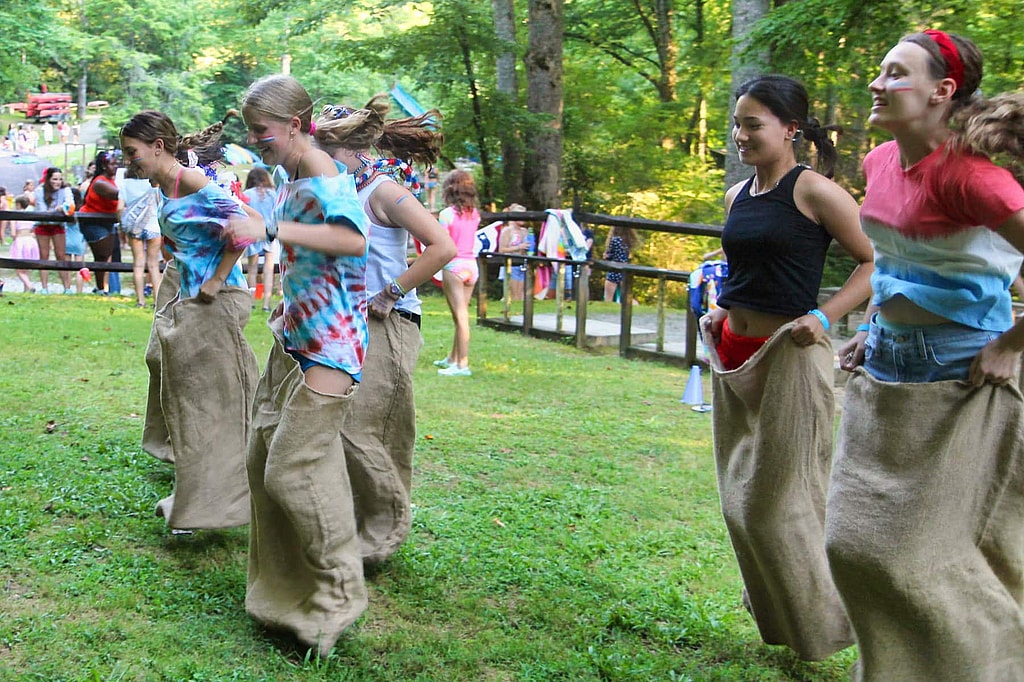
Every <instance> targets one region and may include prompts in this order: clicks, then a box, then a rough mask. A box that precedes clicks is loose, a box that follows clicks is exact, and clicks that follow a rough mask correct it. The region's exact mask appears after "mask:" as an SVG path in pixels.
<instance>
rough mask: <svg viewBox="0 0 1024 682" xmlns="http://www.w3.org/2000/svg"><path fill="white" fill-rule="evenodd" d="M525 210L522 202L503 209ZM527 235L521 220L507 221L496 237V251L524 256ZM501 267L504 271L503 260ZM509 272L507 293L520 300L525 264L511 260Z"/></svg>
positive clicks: (507, 211) (526, 229) (527, 231)
mask: <svg viewBox="0 0 1024 682" xmlns="http://www.w3.org/2000/svg"><path fill="white" fill-rule="evenodd" d="M525 210H526V207H525V206H523V205H522V204H510V205H508V206H506V207H505V208H504V209H503V211H504V212H506V213H509V212H521V211H525ZM529 235H530V230H529V229H528V228H527V227H526V226H525V225H523V223H522V221H521V220H509V221H507V222H506V223H505V226H504V227H503V228H502V229H501V236H500V237H499V238H498V252H499V253H508V254H513V255H517V256H525V255H526V253H527V251H528V250H529V240H528V239H527V238H528V237H529ZM501 269H502V272H504V271H505V263H504V261H502V265H501ZM510 272H511V274H510V275H509V279H510V280H511V281H510V282H509V295H510V296H511V297H512V300H513V301H521V300H523V294H524V292H523V287H524V284H525V281H526V265H525V264H524V263H514V262H513V264H512V268H511V271H510Z"/></svg>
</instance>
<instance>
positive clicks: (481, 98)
mask: <svg viewBox="0 0 1024 682" xmlns="http://www.w3.org/2000/svg"><path fill="white" fill-rule="evenodd" d="M9 5H10V3H7V4H4V5H3V6H2V7H0V25H3V26H4V27H5V34H4V49H3V50H0V100H2V101H4V102H8V101H22V100H23V99H24V95H25V92H26V91H28V90H34V89H36V88H37V87H38V85H39V83H40V82H46V83H47V84H48V85H49V86H50V89H51V90H53V91H73V90H74V89H75V88H77V84H78V82H79V79H80V78H81V77H82V76H83V74H84V75H86V76H87V84H88V93H87V94H88V99H105V100H108V101H110V102H111V103H112V104H113V106H112V107H111V108H110V109H109V110H107V111H106V114H105V118H106V122H107V129H108V130H116V129H117V127H118V126H119V125H120V124H121V123H122V122H123V121H124V120H126V119H127V118H128V117H129V116H130V115H132V114H134V113H135V112H137V111H139V110H140V109H143V108H159V109H162V110H164V111H166V112H167V113H168V114H169V115H170V116H171V117H172V118H173V119H174V121H175V122H176V124H177V125H178V128H179V130H180V131H182V132H190V131H193V130H197V129H199V128H202V127H204V126H206V125H209V124H210V123H212V122H214V121H216V120H219V119H220V118H221V117H222V116H223V115H224V113H225V112H226V111H227V109H229V108H231V107H233V106H237V103H238V101H239V98H240V95H241V93H242V92H243V91H244V89H245V88H246V87H247V86H248V85H249V84H250V83H251V82H252V81H253V80H255V79H257V78H259V77H260V76H263V75H266V74H268V73H273V72H278V71H280V70H281V68H282V64H283V63H284V61H285V58H286V56H287V57H288V58H290V63H291V72H292V73H294V74H295V75H296V76H297V77H298V78H299V79H300V80H301V81H302V82H303V84H304V85H305V86H306V87H307V89H308V90H309V91H310V93H311V94H312V95H313V98H314V101H315V102H316V104H317V105H318V106H319V105H320V104H323V103H327V102H331V103H346V104H350V105H360V104H362V103H364V102H366V101H367V100H368V99H369V98H370V97H371V96H372V95H374V94H376V93H378V92H381V91H385V90H387V89H388V88H389V87H390V86H391V85H392V84H393V83H395V82H396V81H397V82H400V83H401V84H402V85H403V87H405V88H406V89H407V90H409V91H410V92H412V93H413V95H414V96H415V97H416V98H417V99H418V100H419V101H420V103H421V104H423V105H424V106H425V107H427V108H434V107H436V108H438V109H439V110H440V111H441V113H442V116H443V119H442V124H443V128H444V134H445V139H446V144H445V147H444V150H443V154H444V159H443V161H442V166H444V167H450V166H452V165H454V164H455V162H456V161H457V160H459V159H460V158H465V157H468V158H471V159H476V160H481V159H482V158H483V156H484V153H486V155H487V157H488V158H489V160H490V166H489V167H488V168H486V169H480V170H479V171H478V178H479V179H480V180H481V182H480V184H481V187H483V186H484V181H485V180H486V182H487V183H488V186H489V188H490V192H489V194H488V195H487V196H484V197H483V200H484V203H485V204H486V203H490V202H492V201H493V202H495V203H496V204H497V205H499V206H501V205H504V204H505V203H507V198H506V189H505V187H504V186H503V184H502V183H503V179H502V173H501V168H500V166H501V147H500V140H501V139H502V137H503V134H504V133H506V132H508V131H512V132H513V133H514V134H513V135H512V137H513V139H516V135H518V139H519V140H525V139H529V133H530V132H532V131H534V130H536V129H537V128H538V127H540V126H543V125H546V124H547V123H548V121H547V120H546V119H545V118H544V117H542V116H536V115H531V114H529V113H528V112H527V111H526V85H525V78H524V77H523V76H524V73H523V60H522V57H523V56H524V55H525V51H526V44H527V31H528V28H529V27H528V23H527V15H528V13H527V7H526V3H522V2H519V3H516V5H517V15H516V18H517V21H516V41H517V42H516V46H515V50H516V54H517V57H518V59H517V68H518V69H519V73H520V78H519V90H520V91H519V93H518V95H517V96H515V97H508V96H505V95H502V94H499V93H498V92H497V91H496V84H495V82H494V81H495V73H496V58H497V55H498V52H499V51H500V50H501V49H503V47H504V46H503V45H501V44H499V42H498V41H497V39H496V35H495V29H494V26H493V18H492V16H491V5H490V3H489V2H480V1H478V0H435V1H434V2H430V3H424V2H418V1H414V0H353V1H352V2H344V3H338V2H331V1H329V0H242V1H241V2H234V1H230V0H173V1H172V0H145V1H143V0H24V1H23V2H21V3H18V5H17V7H14V6H13V5H10V6H9ZM659 5H660V6H661V7H662V8H666V7H667V9H669V10H670V12H669V13H668V14H664V15H659V14H658V13H657V9H658V6H659ZM1018 14H1019V0H982V1H979V2H968V1H967V0H955V1H954V2H949V3H945V4H941V5H939V4H936V3H934V2H931V1H930V0H927V1H926V0H912V1H910V2H905V3H878V2H861V1H860V0H800V2H786V3H779V6H778V7H776V8H774V9H772V11H771V12H769V14H768V15H767V17H766V18H765V19H764V20H763V21H762V22H760V23H759V25H758V26H756V27H755V29H754V33H753V37H754V40H753V45H754V46H755V48H759V49H763V48H765V47H767V48H769V50H770V53H771V67H770V68H771V69H772V70H774V71H777V72H781V73H786V74H789V75H792V76H795V77H798V78H800V79H801V80H803V81H804V82H805V84H806V85H807V87H808V90H809V92H810V94H811V96H812V106H811V113H812V115H814V116H816V117H818V118H819V119H821V120H822V121H824V122H828V123H838V124H840V125H841V126H842V127H843V129H844V133H843V135H842V136H841V137H840V138H839V141H838V148H839V153H840V154H839V163H838V166H837V171H836V180H837V181H838V182H839V183H840V184H842V185H843V186H844V187H846V188H847V189H849V190H850V191H851V192H852V193H853V194H854V196H858V197H859V196H860V195H861V192H862V190H863V177H862V175H861V171H860V161H861V159H862V158H863V156H864V154H865V153H866V152H867V151H868V150H869V149H870V148H871V147H872V146H873V145H875V144H877V143H878V142H880V141H881V140H884V139H886V135H884V134H882V133H880V132H877V131H871V130H868V129H867V126H866V123H865V122H866V120H867V115H868V110H869V107H870V96H869V95H868V92H867V84H868V82H870V80H871V79H872V78H873V77H874V75H875V73H876V72H877V69H878V63H879V62H880V61H881V59H882V56H883V55H884V54H885V51H886V50H887V49H888V48H889V47H890V46H891V45H893V44H894V43H895V42H896V41H897V40H898V39H899V37H900V36H901V35H903V34H905V33H908V32H910V31H914V30H919V29H921V28H925V27H928V26H934V27H939V28H944V29H946V30H951V31H955V32H961V33H963V34H965V35H967V36H969V37H971V38H972V39H974V40H975V42H977V43H978V45H979V46H980V47H981V49H982V52H983V53H984V55H985V63H986V76H985V80H984V82H983V90H984V91H985V92H986V93H996V92H1000V91H1005V90H1012V89H1014V88H1018V87H1019V84H1020V83H1021V81H1022V80H1024V66H1022V64H1024V43H1022V42H1021V41H1019V40H1017V39H1016V38H1015V36H1016V34H1017V31H1016V26H1015V23H1014V22H1015V21H1016V17H1017V15H1018ZM661 16H666V17H670V20H669V21H668V22H667V23H666V25H669V24H670V25H671V28H672V32H673V35H674V40H673V42H672V45H674V46H675V47H676V48H677V53H676V54H675V56H674V59H675V71H674V75H675V77H676V85H675V90H674V92H673V93H669V94H671V95H672V96H671V97H667V96H666V93H664V92H659V90H658V87H657V86H658V83H659V77H660V75H662V74H660V72H659V69H660V68H661V67H662V66H663V65H664V64H666V63H671V58H670V57H669V55H666V54H663V53H660V52H659V49H658V48H659V45H658V40H657V39H656V38H655V36H656V31H654V30H652V29H653V28H655V26H656V24H657V22H658V21H660V20H661V18H660V17H661ZM200 25H201V27H202V30H198V29H197V26H200ZM565 26H566V40H565V42H564V47H563V52H564V69H565V75H564V88H565V95H564V107H563V121H562V131H563V150H564V153H563V168H562V170H563V173H562V178H563V185H562V196H563V205H565V206H569V205H576V206H579V207H580V208H583V209H584V210H589V211H595V212H609V213H612V212H616V211H622V212H625V213H626V214H628V215H643V216H644V217H650V218H668V219H675V220H683V221H689V222H718V221H720V220H721V213H720V208H719V206H720V204H721V198H720V196H721V193H722V190H723V187H722V174H721V173H720V172H718V170H717V169H716V168H715V167H714V166H712V165H711V164H710V157H708V156H707V155H705V159H706V160H707V161H708V163H705V161H703V160H698V159H699V156H698V151H699V150H700V149H701V145H700V144H699V143H700V142H701V140H700V125H699V122H700V115H701V112H702V111H704V112H705V115H706V125H707V132H706V134H705V137H704V139H703V143H704V147H705V148H706V149H708V150H717V149H721V148H723V147H724V146H725V142H726V137H725V136H726V135H727V134H728V132H729V120H730V113H731V112H729V110H728V106H729V94H730V93H729V88H728V84H729V82H730V78H729V72H728V69H729V64H730V53H729V50H730V46H731V29H732V17H731V3H729V2H726V1H725V0H702V1H700V2H693V3H681V2H671V3H668V4H667V5H666V4H665V3H662V2H660V1H659V2H653V1H652V0H639V1H638V2H635V3H626V2H617V1H612V0H573V1H572V2H569V3H566V4H565ZM461 44H465V46H466V49H467V51H468V57H466V56H465V55H464V54H463V50H462V48H461ZM83 69H84V71H83ZM471 85H472V86H473V88H475V91H476V99H475V101H474V100H473V99H472V98H471V96H470V95H471ZM702 104H703V105H704V108H703V109H702V107H701V105H702ZM477 110H479V115H478V114H477ZM393 113H394V114H396V115H398V114H400V112H399V111H398V109H397V107H396V109H395V110H394V112H393ZM244 137H245V135H244V131H243V130H242V127H241V125H240V124H238V123H237V122H233V123H231V124H230V125H229V128H228V131H227V139H228V140H229V141H234V142H240V143H241V142H244ZM804 160H807V159H806V158H805V159H804ZM485 171H486V172H487V174H488V176H487V177H486V178H485V177H484V175H483V173H484V172H485ZM529 208H544V207H536V206H531V207H529ZM661 241H662V237H658V238H654V239H652V240H649V241H648V242H647V246H645V248H644V251H643V253H642V254H641V256H642V258H643V259H644V261H643V262H649V263H650V264H658V265H663V266H666V267H675V266H676V264H679V263H686V262H688V261H689V260H690V259H691V258H692V257H693V255H694V254H696V253H697V252H698V251H700V250H701V249H704V248H705V247H706V246H712V245H708V244H703V243H699V242H697V241H693V240H686V246H685V247H678V248H677V247H675V246H673V245H672V244H671V243H665V244H663V243H660V242H661ZM708 250H710V249H708ZM648 259H649V260H648Z"/></svg>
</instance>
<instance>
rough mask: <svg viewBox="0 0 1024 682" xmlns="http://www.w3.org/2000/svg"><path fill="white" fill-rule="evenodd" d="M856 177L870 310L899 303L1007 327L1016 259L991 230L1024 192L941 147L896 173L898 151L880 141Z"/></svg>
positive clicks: (978, 325) (1003, 174) (1017, 206)
mask: <svg viewBox="0 0 1024 682" xmlns="http://www.w3.org/2000/svg"><path fill="white" fill-rule="evenodd" d="M864 174H865V176H866V177H867V181H868V182H867V188H866V190H865V192H864V203H863V205H862V206H861V209H860V219H861V224H862V225H863V227H864V233H865V234H866V235H867V236H868V238H869V239H871V242H872V244H873V245H874V247H875V272H874V274H872V276H871V288H872V291H873V294H874V296H873V298H872V303H874V304H876V305H881V304H882V303H885V302H886V301H888V300H889V299H891V298H893V297H895V296H904V297H906V298H907V299H909V300H910V301H912V302H913V303H914V304H916V305H917V306H919V307H921V308H924V309H925V310H927V311H929V312H932V313H935V314H936V315H940V316H942V317H945V318H947V319H950V320H953V321H954V322H959V323H960V324H962V325H965V326H968V327H972V328H974V329H983V330H986V331H994V332H1003V331H1006V330H1007V329H1009V328H1010V326H1011V325H1012V324H1013V309H1012V307H1011V301H1010V291H1009V288H1010V283H1011V282H1012V281H1013V279H1014V277H1016V276H1017V274H1018V273H1019V272H1020V266H1021V254H1020V252H1019V251H1018V250H1017V249H1016V248H1014V247H1013V246H1012V245H1011V244H1010V243H1009V242H1008V241H1006V240H1005V239H1003V237H1002V236H1000V235H999V233H998V232H996V228H998V227H999V226H1001V225H1002V224H1003V223H1004V222H1006V221H1007V220H1009V218H1010V216H1012V215H1013V214H1014V213H1016V212H1017V211H1019V210H1021V209H1022V208H1024V188H1021V186H1020V185H1019V184H1018V183H1017V181H1016V180H1015V179H1014V177H1013V176H1012V175H1011V174H1010V172H1009V171H1007V170H1006V169H1004V168H1000V167H999V166H996V165H994V164H993V163H992V162H991V161H989V160H988V159H986V158H984V157H981V156H974V155H971V154H956V155H951V153H950V152H949V151H948V150H947V149H946V147H945V146H940V147H939V148H938V149H936V150H935V151H933V152H932V153H931V154H929V155H928V156H926V157H925V158H923V159H921V160H920V161H918V162H917V163H916V164H914V165H913V166H911V167H910V168H907V169H906V170H904V169H903V167H902V166H901V165H900V152H899V147H898V146H897V144H896V143H895V142H886V143H884V144H881V145H879V146H878V147H876V148H875V149H872V150H871V151H870V152H868V155H867V156H866V157H864Z"/></svg>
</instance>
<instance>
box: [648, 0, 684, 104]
mask: <svg viewBox="0 0 1024 682" xmlns="http://www.w3.org/2000/svg"><path fill="white" fill-rule="evenodd" d="M654 12H655V19H656V24H655V26H656V30H655V33H654V42H655V45H656V46H657V50H658V64H659V67H660V68H659V70H660V77H659V79H658V98H659V99H660V100H661V101H662V102H675V101H676V99H677V95H676V84H677V82H678V80H679V76H678V74H677V73H676V65H677V64H678V63H679V45H678V44H677V43H676V41H675V30H674V28H673V18H674V15H675V7H674V2H673V0H657V1H656V2H655V3H654Z"/></svg>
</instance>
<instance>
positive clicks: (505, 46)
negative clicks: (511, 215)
mask: <svg viewBox="0 0 1024 682" xmlns="http://www.w3.org/2000/svg"><path fill="white" fill-rule="evenodd" d="M491 7H492V8H493V9H494V32H495V33H496V34H497V36H498V57H497V71H496V76H497V78H496V80H497V83H496V90H497V91H498V95H499V96H500V97H503V98H504V99H505V100H506V102H505V104H507V105H512V106H515V105H517V103H518V101H519V80H518V78H517V77H516V9H515V2H514V0H491ZM498 135H499V137H500V138H501V161H502V163H501V172H502V177H503V178H504V180H505V203H506V204H509V203H512V202H517V203H522V202H523V201H524V200H525V198H526V197H525V196H524V193H523V156H522V140H521V139H520V136H519V130H518V126H515V125H511V126H503V127H502V128H501V129H500V130H499V131H498Z"/></svg>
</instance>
